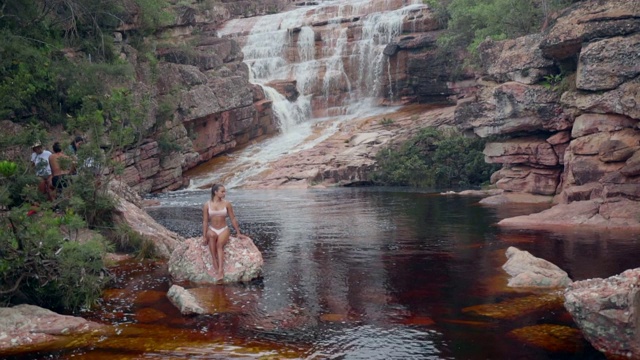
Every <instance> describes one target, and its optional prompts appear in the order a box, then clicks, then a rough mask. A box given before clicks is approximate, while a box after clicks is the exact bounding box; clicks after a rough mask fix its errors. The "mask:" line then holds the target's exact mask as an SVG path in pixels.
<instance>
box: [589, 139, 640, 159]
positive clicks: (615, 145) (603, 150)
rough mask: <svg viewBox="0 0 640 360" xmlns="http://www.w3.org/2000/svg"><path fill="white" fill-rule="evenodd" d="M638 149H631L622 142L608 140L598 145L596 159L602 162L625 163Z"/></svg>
mask: <svg viewBox="0 0 640 360" xmlns="http://www.w3.org/2000/svg"><path fill="white" fill-rule="evenodd" d="M637 149H638V147H637V146H635V147H631V146H629V145H627V144H626V143H625V142H624V141H622V140H608V141H605V142H603V143H602V144H600V148H599V149H598V159H600V161H602V162H619V161H626V160H627V159H628V158H630V157H631V156H632V155H633V154H634V152H635V151H636V150H637Z"/></svg>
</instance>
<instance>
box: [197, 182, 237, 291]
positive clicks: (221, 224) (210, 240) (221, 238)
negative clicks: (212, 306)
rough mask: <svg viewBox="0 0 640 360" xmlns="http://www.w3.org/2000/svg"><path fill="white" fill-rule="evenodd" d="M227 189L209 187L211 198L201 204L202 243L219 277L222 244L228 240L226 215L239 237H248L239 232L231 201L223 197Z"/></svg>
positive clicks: (221, 263) (214, 186)
mask: <svg viewBox="0 0 640 360" xmlns="http://www.w3.org/2000/svg"><path fill="white" fill-rule="evenodd" d="M226 194H227V190H226V189H225V188H224V186H222V185H221V184H214V185H213V186H212V187H211V199H210V200H209V201H207V202H206V203H204V205H203V206H202V240H203V242H202V244H203V245H205V246H207V245H208V246H209V251H211V262H212V263H213V267H214V268H215V269H217V271H218V274H219V275H220V278H221V279H222V278H224V246H225V245H226V244H227V242H228V241H229V236H231V230H230V229H229V227H228V226H227V216H228V217H229V219H231V224H232V225H233V228H234V229H235V230H236V236H237V237H239V238H248V237H247V236H246V235H243V234H242V233H241V232H240V227H239V226H238V220H236V216H235V214H234V213H233V207H232V206H231V203H230V202H228V201H226V200H225V199H224V198H225V196H226Z"/></svg>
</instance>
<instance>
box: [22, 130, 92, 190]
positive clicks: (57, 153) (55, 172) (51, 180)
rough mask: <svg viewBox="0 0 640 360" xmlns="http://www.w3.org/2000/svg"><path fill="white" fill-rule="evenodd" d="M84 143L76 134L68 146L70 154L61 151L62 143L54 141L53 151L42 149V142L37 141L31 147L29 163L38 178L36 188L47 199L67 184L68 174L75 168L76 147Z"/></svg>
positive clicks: (68, 181) (68, 180)
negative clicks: (38, 181)
mask: <svg viewBox="0 0 640 360" xmlns="http://www.w3.org/2000/svg"><path fill="white" fill-rule="evenodd" d="M83 143H84V139H83V138H82V137H80V136H77V137H76V138H75V139H73V142H72V143H71V145H70V146H69V152H70V155H67V154H65V153H64V152H63V151H62V145H60V143H59V142H55V143H54V144H53V146H52V150H53V153H52V152H51V151H49V150H46V149H44V147H43V146H42V143H41V142H39V141H37V142H35V143H34V144H33V146H32V147H31V149H32V150H33V153H31V163H32V164H33V166H34V168H35V172H36V176H38V177H39V178H40V183H39V185H38V190H39V191H40V192H41V193H43V194H45V195H46V197H47V199H48V200H49V201H53V200H55V199H56V197H57V196H58V194H59V193H61V192H62V190H63V189H64V188H66V187H67V186H69V183H70V176H71V174H73V173H74V172H75V170H76V158H75V156H76V153H77V151H78V147H79V146H81V145H82V144H83Z"/></svg>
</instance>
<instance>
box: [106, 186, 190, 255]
mask: <svg viewBox="0 0 640 360" xmlns="http://www.w3.org/2000/svg"><path fill="white" fill-rule="evenodd" d="M111 188H112V189H111V190H110V191H109V193H110V194H111V195H112V196H113V197H114V198H115V200H116V207H115V210H114V213H113V217H114V222H116V223H123V224H126V225H128V226H129V227H131V229H132V230H133V231H135V232H137V233H138V234H140V235H141V236H142V237H143V238H145V239H147V240H149V241H151V242H152V243H153V245H154V248H155V252H156V255H157V256H159V257H163V258H168V257H169V256H171V252H172V251H173V250H174V249H175V248H176V247H177V245H178V244H179V243H181V242H183V241H184V239H183V238H182V237H181V236H179V235H178V234H176V233H174V232H172V231H169V230H167V229H166V228H165V227H163V226H162V225H160V224H158V223H157V222H156V221H155V220H154V219H153V218H152V217H151V216H149V214H147V213H146V212H145V211H144V210H143V209H142V208H141V207H140V206H138V205H136V204H135V203H132V202H130V201H128V200H127V199H126V198H125V197H123V196H122V195H120V194H122V192H120V191H118V190H117V189H118V188H119V189H122V188H126V187H124V185H122V184H114V186H112V187H111Z"/></svg>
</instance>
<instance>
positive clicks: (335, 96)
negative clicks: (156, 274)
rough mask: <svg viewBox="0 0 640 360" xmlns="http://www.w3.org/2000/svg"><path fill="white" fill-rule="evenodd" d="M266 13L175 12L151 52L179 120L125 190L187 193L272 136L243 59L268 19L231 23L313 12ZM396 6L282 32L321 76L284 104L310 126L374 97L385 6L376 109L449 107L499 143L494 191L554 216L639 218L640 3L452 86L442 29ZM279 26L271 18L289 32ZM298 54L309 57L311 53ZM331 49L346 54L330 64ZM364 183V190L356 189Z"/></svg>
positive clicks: (291, 51) (540, 41) (550, 32)
mask: <svg viewBox="0 0 640 360" xmlns="http://www.w3.org/2000/svg"><path fill="white" fill-rule="evenodd" d="M258 3H260V4H262V5H260V6H257V5H256V6H254V7H247V9H254V10H255V11H254V10H251V11H250V14H242V13H241V11H240V10H238V9H239V7H238V6H237V4H235V3H224V2H223V3H220V4H219V5H217V6H215V7H211V8H207V9H206V10H203V9H200V8H198V7H197V6H196V5H194V6H191V7H189V6H177V9H178V10H177V11H176V12H177V13H178V14H180V16H178V17H177V18H176V19H177V20H176V24H175V25H174V26H172V27H170V28H167V29H165V30H164V32H163V33H162V34H158V36H157V38H158V39H163V40H162V41H158V42H157V47H156V54H157V56H158V57H159V59H160V60H161V61H160V63H159V69H160V70H159V73H160V74H162V75H161V76H160V77H159V79H158V81H157V82H156V86H155V94H156V100H157V103H159V104H166V103H168V104H172V106H173V108H172V109H173V111H172V112H171V116H169V118H168V119H167V120H166V121H165V122H164V124H165V130H164V132H163V133H160V132H158V133H157V134H156V136H155V140H154V138H150V139H148V141H147V142H146V143H144V144H143V145H142V146H141V147H140V148H138V149H135V150H131V151H130V152H128V153H127V154H122V159H123V161H126V164H127V168H126V171H125V175H124V180H125V182H127V183H128V184H129V185H131V186H133V187H135V188H136V189H138V190H139V191H140V192H149V191H162V190H171V189H176V188H179V187H181V186H183V184H184V183H185V179H184V177H183V175H182V174H183V171H185V170H187V169H189V168H192V167H194V166H195V165H197V164H199V163H201V162H203V161H206V160H209V159H211V158H212V157H214V156H216V155H218V154H220V153H222V152H225V151H228V150H230V149H233V148H236V147H238V146H241V145H243V144H246V143H247V142H249V141H250V140H252V139H256V138H259V137H261V136H262V135H265V134H270V133H274V132H276V131H277V127H276V120H275V119H274V117H273V114H272V113H273V111H272V109H271V101H270V100H266V99H265V95H264V94H263V92H262V90H261V88H259V87H256V86H254V85H251V84H250V83H249V82H248V78H249V74H248V67H247V65H246V64H245V63H243V59H244V56H247V55H246V54H243V53H242V52H241V50H240V49H241V46H244V45H246V44H247V41H248V37H249V30H250V29H251V26H254V25H255V24H256V22H258V21H260V18H251V19H244V20H234V21H236V23H235V26H236V27H237V28H236V29H235V30H234V29H233V28H232V29H231V30H229V26H230V25H229V24H230V22H228V21H227V20H229V19H231V18H232V17H239V16H240V17H241V16H245V15H249V16H250V15H253V14H254V13H255V12H260V11H262V13H273V12H277V11H279V10H281V9H284V8H285V6H289V8H291V7H296V6H297V7H304V6H307V4H306V3H296V4H292V3H291V4H289V3H288V2H286V1H283V2H279V3H275V2H274V3H273V4H272V5H271V6H266V5H265V4H266V3H265V2H258ZM391 3H392V2H389V1H387V2H376V1H373V2H371V4H370V5H367V6H368V7H365V6H363V7H359V8H355V7H353V8H348V9H347V8H346V7H344V8H342V7H340V8H338V7H336V8H332V7H326V8H323V10H322V12H317V13H312V12H311V11H309V12H307V11H306V10H305V11H301V12H300V13H304V14H305V16H307V18H305V19H311V20H313V21H311V20H309V21H307V20H304V21H307V22H301V21H302V20H300V21H298V20H296V21H295V22H296V24H297V25H296V24H293V23H294V21H289V23H290V25H291V26H290V27H286V28H282V26H284V25H279V28H278V30H279V31H282V30H283V29H284V30H286V31H285V33H286V36H287V40H286V42H285V43H284V44H285V45H284V48H283V49H280V50H279V51H282V52H283V53H284V54H287V55H286V56H285V61H288V62H290V63H292V64H296V63H300V61H302V60H304V59H302V58H304V57H305V56H309V57H310V59H312V60H313V61H311V62H310V63H313V64H321V65H319V66H318V68H317V70H318V71H317V72H316V73H314V76H316V77H317V78H316V79H315V80H313V81H311V80H310V79H307V78H304V77H301V76H300V73H299V72H298V73H296V72H295V71H293V70H292V69H296V68H294V67H292V68H290V69H289V70H290V71H289V72H288V74H289V75H286V76H284V75H283V76H281V77H280V78H279V79H278V80H277V81H273V82H272V83H271V84H270V85H272V86H273V87H274V88H275V89H276V90H278V91H279V92H281V93H282V94H283V95H285V97H286V98H287V99H288V100H289V101H296V99H297V98H298V97H299V96H300V95H301V94H300V93H299V92H298V90H303V91H302V92H303V93H304V92H305V91H307V92H308V94H309V97H310V98H311V100H310V102H311V108H312V114H313V115H315V116H324V115H331V114H339V113H342V112H343V110H344V106H345V104H347V103H346V100H347V98H349V97H353V96H355V95H354V94H357V93H358V92H364V91H370V90H372V87H371V86H369V85H368V84H369V83H368V82H369V80H370V79H368V78H367V76H366V74H365V75H363V74H364V73H365V72H366V71H365V70H366V69H365V68H360V66H362V65H361V64H362V61H360V60H361V59H360V57H361V55H360V54H359V53H358V51H363V50H366V49H367V48H366V46H370V44H371V43H370V42H366V41H365V40H366V39H367V36H371V34H369V32H370V31H371V28H369V27H368V26H369V24H368V23H367V20H366V19H365V18H366V17H367V16H369V17H371V16H372V15H371V14H373V12H375V11H380V9H382V8H384V9H383V10H384V11H390V12H392V13H393V14H392V15H388V16H387V17H386V19H387V20H388V21H387V22H385V23H381V24H384V25H385V29H386V30H384V31H382V30H380V29H378V30H376V31H378V33H376V34H375V36H374V38H375V39H376V44H377V45H380V44H381V40H380V38H381V37H383V35H384V36H387V35H388V36H389V38H388V39H386V40H385V42H383V43H382V45H384V46H382V47H381V48H377V49H378V50H379V51H381V52H382V53H383V55H384V58H383V60H381V61H384V66H382V67H380V68H379V69H380V71H381V72H378V73H377V76H378V78H377V79H376V81H375V89H373V90H375V93H373V95H375V96H376V97H377V98H378V102H379V103H387V104H388V103H416V102H421V103H451V102H453V103H455V115H454V119H453V120H454V121H452V122H454V123H455V124H456V126H458V127H459V128H461V129H463V130H466V131H472V132H474V133H475V134H477V135H478V136H481V137H492V138H494V139H500V140H499V141H497V140H494V141H492V142H491V143H489V144H488V145H487V147H486V149H485V155H486V161H488V162H491V163H498V164H502V169H501V170H500V171H498V172H496V173H495V174H494V175H493V177H492V182H493V183H494V184H496V186H497V187H499V188H501V189H503V190H504V191H506V192H513V193H521V192H524V193H530V194H534V195H539V196H546V197H549V198H550V199H551V198H553V199H554V201H555V202H556V203H560V204H569V203H574V202H582V201H588V202H590V204H591V205H590V206H588V207H589V209H590V210H589V211H590V212H591V213H590V215H588V216H587V217H588V218H590V219H591V221H592V222H597V221H600V220H601V219H605V220H606V219H609V218H611V217H612V215H611V214H610V211H609V210H607V209H610V208H612V206H613V208H615V207H616V205H613V204H618V205H619V206H620V208H621V209H630V210H628V211H626V210H625V213H627V215H625V218H624V219H622V220H621V222H620V224H621V225H624V224H625V222H626V221H627V220H629V219H631V220H633V218H634V217H637V216H636V215H637V211H634V210H633V209H634V208H638V206H637V201H638V198H639V189H640V186H638V182H639V180H638V179H640V177H639V175H640V152H639V147H640V143H639V141H640V134H639V131H640V130H639V128H638V121H639V119H640V113H639V112H638V101H639V100H638V99H640V94H639V92H640V90H639V89H640V86H639V82H638V75H639V74H640V68H639V67H638V64H639V63H640V61H639V60H640V55H639V54H640V38H639V36H640V21H639V19H640V10H639V7H638V5H637V4H634V3H633V2H628V1H624V0H616V1H609V2H606V3H603V2H601V1H596V0H592V1H583V2H579V3H577V4H575V5H574V6H573V7H571V8H569V9H566V10H565V11H564V12H563V13H561V14H559V16H558V18H557V19H556V21H555V22H554V23H552V24H550V25H549V26H548V27H547V28H546V30H545V31H544V32H542V33H539V34H532V35H529V36H526V37H522V38H517V39H513V40H505V41H491V40H487V41H485V42H484V43H483V44H482V45H481V46H480V55H481V59H482V63H483V68H482V69H481V70H480V71H479V72H477V73H476V74H475V80H467V81H465V82H464V86H463V87H461V83H457V84H454V83H450V82H448V79H449V78H450V77H449V74H448V73H447V69H446V67H445V63H444V62H443V61H442V60H441V59H439V58H438V55H437V43H436V39H437V36H438V34H439V32H440V31H441V30H440V27H439V24H438V22H437V21H436V20H435V18H434V16H433V14H432V13H431V11H430V9H429V8H428V6H425V5H421V4H414V5H410V2H405V1H397V4H396V3H395V2H393V4H391ZM403 6H404V7H403ZM387 8H389V9H387ZM332 9H333V10H332ZM385 9H386V10H385ZM393 9H400V10H393ZM247 11H249V10H247ZM309 14H313V16H310V15H309ZM367 14H369V15H367ZM394 16H395V17H394ZM276 17H277V16H275V15H274V17H273V18H272V20H273V19H276ZM264 18H266V17H263V20H264ZM283 18H284V17H282V16H280V17H278V18H277V19H278V21H282V22H283V24H284V23H286V19H284V20H283ZM390 18H394V19H396V20H394V21H393V22H390V20H389V19H390ZM300 19H303V18H300ZM398 19H399V20H398ZM289 20H290V19H289ZM225 22H226V24H225V25H224V26H225V29H224V30H223V31H222V32H223V35H224V36H220V37H219V36H218V35H217V33H216V29H217V31H218V33H220V31H221V29H222V25H223V23H225ZM243 24H244V25H246V26H249V28H246V27H245V26H244V25H243ZM241 25H242V26H241ZM379 28H380V27H379ZM390 29H391V30H390ZM310 30H311V32H310ZM385 31H386V32H385ZM310 34H312V35H313V36H311V37H309V35H310ZM116 38H121V39H122V49H123V56H126V57H127V58H128V59H130V60H132V61H133V59H135V54H133V50H131V48H130V47H128V46H127V45H126V38H127V30H126V29H123V31H122V32H121V33H120V34H116ZM305 39H306V40H305ZM305 41H310V43H309V44H310V45H308V44H307V45H305V44H304V42H305ZM303 45H304V46H307V48H308V49H311V50H309V53H306V52H305V51H303V50H304V46H303ZM332 46H333V47H335V46H342V47H343V49H342V50H341V51H340V52H339V53H336V52H330V51H329V50H328V49H330V48H331V47H332ZM370 50H371V49H370ZM305 54H306V55H305ZM378 55H379V54H377V53H376V54H373V55H372V56H373V57H372V58H371V59H378ZM307 60H309V59H307ZM252 61H254V60H252ZM256 61H258V60H256ZM376 61H377V60H376ZM336 64H338V65H339V68H338V67H336V66H337V65H336ZM336 69H338V70H339V71H336ZM138 72H139V74H140V75H139V77H141V78H144V77H145V74H146V73H148V69H145V68H144V66H142V65H140V64H139V66H138ZM254 75H255V74H254ZM301 82H302V83H301ZM358 84H361V86H360V85H358ZM358 86H360V87H358ZM303 95H304V94H303ZM163 141H164V142H167V141H168V142H170V143H172V144H178V145H179V148H180V150H179V151H176V150H173V151H171V152H169V153H168V154H167V152H166V151H161V148H162V146H158V143H160V144H161V145H162V142H163ZM346 162H347V163H348V159H347V160H346ZM369 167H370V166H369ZM354 169H356V170H355V171H360V170H358V169H359V168H357V167H354ZM345 176H347V177H348V174H347V175H345ZM362 177H365V178H366V176H358V179H360V178H362ZM316 181H317V179H316ZM625 219H627V220H625ZM637 221H638V220H637V219H636V220H634V222H636V223H637Z"/></svg>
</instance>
